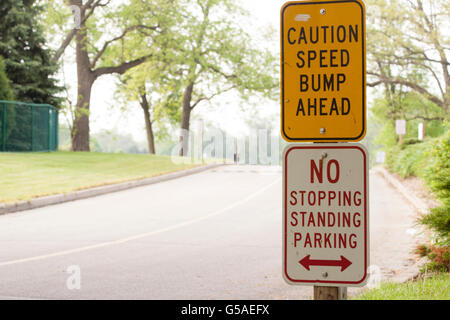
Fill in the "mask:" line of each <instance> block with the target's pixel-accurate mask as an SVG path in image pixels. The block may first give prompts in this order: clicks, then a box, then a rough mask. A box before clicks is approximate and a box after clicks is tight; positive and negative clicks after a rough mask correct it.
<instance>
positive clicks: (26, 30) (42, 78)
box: [0, 0, 61, 107]
mask: <svg viewBox="0 0 450 320" xmlns="http://www.w3.org/2000/svg"><path fill="white" fill-rule="evenodd" d="M35 2H36V1H34V0H20V1H17V0H2V1H1V2H0V16H1V19H0V56H3V58H4V59H5V66H6V74H7V76H8V78H9V80H10V81H11V88H12V90H13V92H14V95H15V99H17V100H20V101H23V102H35V103H49V104H52V105H54V106H55V107H59V103H60V102H61V100H60V99H59V98H58V97H57V96H56V95H57V93H58V92H60V91H61V88H60V87H58V86H57V83H56V80H55V79H54V78H53V74H54V73H55V72H56V71H57V68H58V66H57V64H55V63H53V62H52V61H51V57H52V52H51V51H50V50H49V49H48V48H46V41H45V37H44V33H43V29H42V28H41V25H40V24H39V22H38V17H39V15H40V13H41V12H42V9H43V8H42V7H41V6H38V5H36V4H35Z"/></svg>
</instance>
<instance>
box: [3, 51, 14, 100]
mask: <svg viewBox="0 0 450 320" xmlns="http://www.w3.org/2000/svg"><path fill="white" fill-rule="evenodd" d="M13 99H14V95H13V92H12V90H11V86H10V84H9V79H8V77H7V76H6V72H5V62H4V61H3V58H2V57H1V56H0V100H9V101H11V100H13Z"/></svg>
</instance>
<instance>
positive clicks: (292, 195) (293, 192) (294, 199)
mask: <svg viewBox="0 0 450 320" xmlns="http://www.w3.org/2000/svg"><path fill="white" fill-rule="evenodd" d="M296 195H297V192H296V191H292V192H291V198H292V199H293V201H292V200H291V201H289V203H290V204H291V206H295V205H296V204H297V198H296Z"/></svg>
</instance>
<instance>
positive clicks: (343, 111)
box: [287, 24, 360, 116]
mask: <svg viewBox="0 0 450 320" xmlns="http://www.w3.org/2000/svg"><path fill="white" fill-rule="evenodd" d="M359 40H360V39H359V30H358V25H356V24H355V25H338V26H314V27H309V28H308V27H299V28H294V27H291V28H289V30H288V32H287V41H288V43H289V44H290V45H292V46H296V45H297V46H299V50H298V52H297V59H298V60H297V62H296V67H297V68H298V69H302V70H304V69H310V68H315V69H317V68H324V69H325V68H326V69H330V68H345V67H347V66H349V65H350V63H351V57H350V53H349V51H348V50H347V49H342V47H341V48H336V49H334V48H332V49H328V50H323V49H320V45H321V44H326V43H332V44H333V43H336V44H338V43H344V42H347V43H356V42H359ZM311 44H317V45H318V47H319V48H318V49H316V50H301V49H302V46H304V45H309V47H308V49H309V48H310V45H311ZM337 70H339V71H337ZM336 71H337V72H335V73H331V72H328V73H314V74H307V73H303V74H300V77H299V87H298V88H299V91H300V92H302V93H305V92H308V91H313V92H318V93H320V92H339V91H340V90H341V89H342V88H343V86H344V85H345V83H346V80H347V77H346V75H345V73H344V72H342V71H341V70H340V69H336ZM350 109H351V103H350V99H349V98H347V97H334V98H323V97H322V98H320V97H319V98H307V99H306V98H300V99H299V101H298V107H297V112H296V115H297V116H333V115H337V116H345V115H348V114H350Z"/></svg>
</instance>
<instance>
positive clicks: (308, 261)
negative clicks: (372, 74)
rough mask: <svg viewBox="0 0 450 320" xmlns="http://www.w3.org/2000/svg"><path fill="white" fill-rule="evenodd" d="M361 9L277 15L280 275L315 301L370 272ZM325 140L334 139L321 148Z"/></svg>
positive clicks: (343, 2) (333, 4)
mask: <svg viewBox="0 0 450 320" xmlns="http://www.w3.org/2000/svg"><path fill="white" fill-rule="evenodd" d="M365 39H366V37H365V7H364V4H363V2H362V0H327V1H318V0H305V1H292V2H287V3H286V4H284V5H283V7H282V8H281V135H282V137H283V138H284V139H285V140H286V141H288V142H314V143H321V144H320V145H318V144H315V145H307V144H304V145H302V144H291V145H288V146H287V147H286V148H285V151H284V155H283V224H284V225H283V277H284V279H285V280H286V281H287V282H288V283H289V284H300V285H311V286H314V299H320V300H321V299H336V300H340V299H346V296H347V286H363V285H364V284H365V282H366V281H367V268H368V265H369V227H368V224H369V212H368V210H369V207H368V203H369V199H368V171H367V170H368V153H367V150H366V149H365V148H364V147H363V146H362V145H360V144H357V143H339V142H355V141H359V140H361V139H363V138H364V135H365V133H366V127H367V125H366V122H367V118H366V53H365V51H366V43H365ZM327 142H338V143H335V144H325V143H327Z"/></svg>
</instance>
